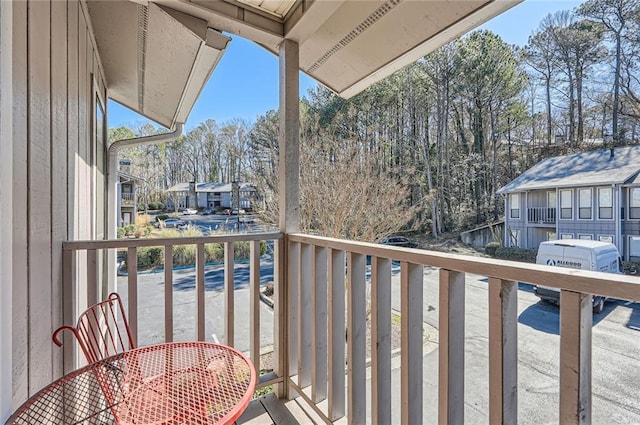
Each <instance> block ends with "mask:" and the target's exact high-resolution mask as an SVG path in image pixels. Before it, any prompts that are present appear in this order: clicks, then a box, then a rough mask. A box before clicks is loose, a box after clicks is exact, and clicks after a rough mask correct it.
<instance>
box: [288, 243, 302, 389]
mask: <svg viewBox="0 0 640 425" xmlns="http://www.w3.org/2000/svg"><path fill="white" fill-rule="evenodd" d="M287 275H288V281H289V286H288V290H289V293H288V294H287V295H288V300H287V303H288V306H287V308H288V310H289V311H288V313H289V344H288V345H289V357H288V360H289V370H288V372H287V373H288V376H292V375H297V374H298V333H299V330H298V329H299V326H300V324H299V323H298V322H299V320H300V311H299V310H298V293H299V292H300V244H299V243H297V242H291V243H289V252H288V264H287Z"/></svg>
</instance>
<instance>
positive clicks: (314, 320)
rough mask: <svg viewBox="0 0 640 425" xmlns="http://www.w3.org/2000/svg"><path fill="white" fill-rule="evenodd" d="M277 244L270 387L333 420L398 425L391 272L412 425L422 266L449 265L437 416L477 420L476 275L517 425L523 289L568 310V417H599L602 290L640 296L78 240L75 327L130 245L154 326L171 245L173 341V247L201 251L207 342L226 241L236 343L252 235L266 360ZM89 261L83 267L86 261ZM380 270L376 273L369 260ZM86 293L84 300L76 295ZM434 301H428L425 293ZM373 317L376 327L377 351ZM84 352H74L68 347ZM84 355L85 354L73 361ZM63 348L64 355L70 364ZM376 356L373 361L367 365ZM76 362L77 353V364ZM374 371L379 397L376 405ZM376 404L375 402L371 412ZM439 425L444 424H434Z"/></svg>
mask: <svg viewBox="0 0 640 425" xmlns="http://www.w3.org/2000/svg"><path fill="white" fill-rule="evenodd" d="M262 240H273V241H274V283H275V294H274V341H273V344H274V372H273V373H272V374H270V375H267V376H265V377H263V378H262V380H261V386H264V385H268V384H277V386H276V393H277V394H278V396H280V397H286V396H289V397H295V396H300V397H302V398H303V399H304V400H306V402H307V403H308V404H309V406H310V408H311V409H313V410H314V411H315V413H316V414H318V415H320V417H321V418H322V419H323V420H324V421H326V422H329V423H330V422H333V421H336V420H338V419H340V418H346V420H347V422H348V423H354V424H359V423H365V422H367V420H368V418H367V412H368V411H370V415H371V416H370V421H371V422H372V423H391V422H392V417H391V410H392V408H391V400H392V397H391V392H392V387H391V370H392V360H391V349H392V347H391V329H392V326H391V321H392V316H391V314H392V312H391V298H392V267H394V268H396V269H397V268H398V266H397V265H398V264H399V273H400V314H401V324H400V327H401V330H400V333H401V337H400V368H401V370H400V399H401V408H400V411H401V422H402V423H403V424H417V423H425V418H423V416H422V415H423V376H424V372H423V344H422V332H423V304H422V303H423V295H424V294H423V291H424V289H423V288H424V285H423V269H424V267H425V266H432V267H437V268H439V272H438V273H439V289H438V292H439V295H438V297H439V298H438V314H439V318H438V328H439V331H438V332H439V368H438V369H439V375H438V377H437V378H435V377H434V380H436V379H437V382H438V392H439V396H438V422H439V423H440V424H443V425H444V424H463V423H465V418H464V410H465V406H464V403H465V399H464V379H465V358H464V342H465V273H473V274H478V275H482V276H487V277H488V286H489V290H488V297H489V304H488V305H489V316H488V322H489V326H488V329H489V344H488V356H489V371H488V372H489V373H488V376H489V386H488V387H489V390H488V391H489V395H488V398H487V399H488V403H489V420H490V423H492V424H493V423H516V421H517V411H518V405H517V404H518V397H517V394H518V377H517V373H518V372H517V370H518V368H517V363H518V339H517V320H518V318H517V292H518V286H517V283H518V281H526V282H530V283H535V284H540V285H545V286H550V287H556V288H560V289H561V297H560V304H561V310H562V315H561V319H560V416H559V417H560V423H563V424H565V423H566V424H579V423H589V422H590V418H591V363H590V358H591V357H590V356H591V328H592V313H591V309H592V305H591V294H593V293H597V294H600V295H604V296H608V297H613V298H619V299H629V300H640V285H638V284H637V283H636V282H637V278H636V277H631V276H623V275H612V274H606V275H605V274H601V273H596V272H589V271H581V270H570V269H560V268H553V267H547V266H540V265H534V264H525V263H515V262H508V261H501V260H494V259H487V258H479V257H469V256H462V255H454V254H448V253H438V252H432V251H423V250H418V249H406V248H395V247H388V246H383V245H377V244H370V243H360V242H353V241H345V240H337V239H331V238H324V237H317V236H310V235H305V234H290V235H286V236H284V237H283V236H282V235H281V234H279V233H265V234H243V235H235V236H214V237H201V238H178V239H145V240H117V241H90V242H66V243H64V245H63V250H64V273H65V296H64V299H65V300H67V301H66V304H65V306H64V313H65V322H67V323H72V322H73V320H72V319H73V318H74V317H75V316H73V317H71V316H72V314H70V313H69V312H76V311H78V310H79V309H81V307H82V305H86V304H88V303H91V302H93V301H95V300H96V299H97V297H98V293H97V291H96V290H95V289H94V290H91V289H84V290H83V289H82V287H83V285H84V284H82V285H81V284H79V282H80V281H81V279H76V277H77V276H80V275H86V281H87V285H86V288H91V287H98V285H97V283H98V282H97V280H96V276H97V266H96V264H99V261H97V258H98V257H99V256H100V252H101V250H105V249H112V248H126V249H127V258H128V260H129V261H128V262H127V265H128V269H127V272H128V277H127V279H128V288H127V289H128V291H129V293H128V294H127V295H128V298H127V299H128V314H129V320H130V323H131V327H132V329H133V330H134V332H137V329H138V327H137V325H138V323H139V322H140V321H142V320H144V319H143V318H139V317H138V314H137V307H138V301H137V289H136V288H137V280H138V273H137V269H136V261H135V259H136V253H137V249H138V248H140V247H143V246H162V247H164V256H165V257H164V258H165V264H166V265H167V267H165V271H164V276H165V284H164V299H165V307H164V308H165V339H166V340H170V338H171V334H172V329H173V324H172V321H171V316H172V314H171V311H172V310H171V309H172V273H173V272H172V268H171V267H169V266H170V265H171V264H172V263H171V261H172V249H173V247H174V246H176V245H185V244H193V245H195V246H196V248H197V261H196V285H195V293H196V300H195V307H196V308H195V309H196V318H195V323H194V324H193V326H194V328H195V329H196V330H197V332H196V333H197V337H198V339H204V338H205V335H204V320H205V313H204V311H205V310H204V302H205V299H204V277H205V274H204V273H205V272H204V270H205V269H204V245H205V244H206V243H222V244H223V245H224V249H225V258H224V273H225V274H224V299H225V308H226V309H227V311H226V313H225V329H226V337H227V341H225V342H226V343H230V344H231V345H233V325H234V323H233V317H234V314H233V311H234V302H233V287H234V285H233V281H234V276H233V263H234V258H233V249H232V244H233V243H234V242H237V241H249V242H250V244H251V259H250V270H251V277H250V291H251V298H250V304H251V307H250V311H251V314H250V316H251V317H250V318H249V320H248V321H247V322H243V324H244V323H246V326H249V327H250V340H251V344H250V350H249V352H250V356H251V358H252V359H253V361H254V362H257V360H258V356H259V314H258V308H259V307H258V306H259V301H258V295H259V292H258V291H259V288H258V287H259V268H260V262H259V257H258V255H259V254H258V251H259V244H260V241H262ZM82 264H84V266H83V267H80V266H81V265H82ZM369 265H370V266H369ZM78 294H82V295H81V296H78ZM426 295H429V294H426ZM367 315H370V319H369V320H371V326H370V327H371V335H370V338H371V341H370V346H371V350H370V353H367V349H366V341H367V336H366V334H367V332H366V329H367ZM67 346H73V344H65V347H67ZM68 355H69V356H72V355H73V353H70V354H68ZM68 355H67V353H65V359H67V356H68ZM367 357H370V359H367ZM69 359H70V360H74V359H73V357H70V358H69ZM367 371H368V372H369V373H370V376H371V382H370V386H371V388H370V398H368V397H367ZM368 406H369V407H368ZM427 422H433V420H432V419H429V421H427Z"/></svg>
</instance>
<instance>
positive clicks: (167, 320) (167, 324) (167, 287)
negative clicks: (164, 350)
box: [164, 245, 173, 342]
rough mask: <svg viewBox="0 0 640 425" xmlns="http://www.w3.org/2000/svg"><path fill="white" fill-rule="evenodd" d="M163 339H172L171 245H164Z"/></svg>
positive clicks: (170, 340)
mask: <svg viewBox="0 0 640 425" xmlns="http://www.w3.org/2000/svg"><path fill="white" fill-rule="evenodd" d="M164 340H165V342H172V341H173V245H165V246H164Z"/></svg>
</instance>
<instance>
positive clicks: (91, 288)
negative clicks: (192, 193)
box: [63, 233, 284, 388]
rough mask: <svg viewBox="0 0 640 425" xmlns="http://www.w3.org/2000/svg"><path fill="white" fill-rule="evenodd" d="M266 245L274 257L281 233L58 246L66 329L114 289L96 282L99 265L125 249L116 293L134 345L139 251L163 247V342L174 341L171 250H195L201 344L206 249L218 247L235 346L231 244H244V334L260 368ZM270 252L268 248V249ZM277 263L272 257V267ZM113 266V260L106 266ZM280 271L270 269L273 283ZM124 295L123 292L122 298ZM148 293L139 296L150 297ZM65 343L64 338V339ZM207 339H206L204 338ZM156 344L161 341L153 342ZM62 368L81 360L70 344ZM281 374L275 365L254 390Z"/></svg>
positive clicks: (227, 324) (228, 330)
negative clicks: (246, 266)
mask: <svg viewBox="0 0 640 425" xmlns="http://www.w3.org/2000/svg"><path fill="white" fill-rule="evenodd" d="M263 241H265V242H268V245H269V247H270V248H269V249H270V250H273V251H274V252H275V256H276V257H277V256H278V255H279V254H278V253H279V252H281V244H282V234H280V233H260V234H243V235H225V236H207V237H187V238H163V239H118V240H104V241H74V242H64V243H63V275H64V290H63V292H64V294H63V299H64V305H63V317H64V322H65V323H66V324H72V323H75V321H76V319H77V317H78V314H79V313H80V312H82V311H83V310H84V309H86V308H87V307H88V306H89V305H92V304H94V303H96V302H97V301H98V300H99V299H101V298H104V297H105V296H106V294H107V293H108V292H109V291H111V290H113V289H114V288H108V285H107V279H108V278H107V276H106V275H104V276H103V278H102V279H100V276H101V273H100V269H101V268H102V267H101V266H100V265H104V264H109V258H108V257H109V256H113V259H114V260H115V258H116V257H115V256H116V254H115V250H116V249H120V250H122V249H126V276H127V277H126V279H127V284H126V285H122V287H119V288H117V289H118V292H120V293H121V294H122V295H123V298H124V299H126V300H127V302H126V310H127V312H126V313H127V316H128V317H127V318H128V320H129V327H130V330H131V333H132V336H133V339H134V341H135V343H136V345H137V344H138V336H139V335H138V333H139V332H138V329H139V324H140V323H141V322H144V320H145V318H144V317H139V315H138V310H139V294H138V281H139V277H140V274H139V272H138V260H137V258H138V250H139V249H140V248H142V247H162V248H163V250H164V271H163V277H164V285H163V287H164V289H163V293H164V306H163V308H164V341H165V342H170V341H173V335H174V321H173V317H174V304H173V294H174V287H173V282H174V276H173V275H174V267H173V248H174V247H175V246H178V245H193V246H195V277H194V279H195V305H194V306H193V307H195V315H194V323H193V324H192V326H193V329H195V335H196V338H197V339H198V340H200V341H204V340H205V319H206V315H205V244H209V243H216V244H221V245H222V247H223V249H224V261H223V266H224V289H223V291H224V308H225V314H224V329H225V339H224V341H222V342H224V343H225V344H227V345H230V346H235V341H234V314H235V308H234V295H235V294H234V291H235V282H234V265H235V262H236V260H237V259H236V258H234V243H236V242H248V243H249V245H250V255H249V257H250V258H249V270H250V276H249V292H250V295H249V302H250V308H249V312H250V313H249V315H250V317H249V320H248V321H247V322H243V324H245V323H246V325H247V326H249V327H250V331H249V353H248V354H249V356H250V358H251V360H252V361H253V362H254V364H256V365H259V364H260V354H261V353H260V348H261V347H260V313H259V311H260V310H259V308H260V303H259V299H260V293H259V291H260V244H261V242H263ZM271 247H273V248H271ZM275 263H276V258H274V264H275ZM111 264H114V265H115V261H111ZM114 272H115V270H114ZM279 273H280V269H278V268H277V267H276V268H275V270H274V280H276V281H277V280H278V278H277V276H278V274H279ZM123 292H124V293H123ZM149 295H151V294H143V296H149ZM65 338H69V335H66V336H65ZM209 340H211V338H210V337H209ZM158 342H160V341H158ZM277 344H278V342H277V341H275V342H274V350H275V352H276V353H278V352H280V351H281V347H280V346H279V345H277ZM63 348H64V350H65V351H64V369H65V371H70V370H73V369H76V368H77V367H78V366H79V365H80V364H81V363H82V362H83V360H82V359H81V358H80V356H79V355H78V353H77V350H76V349H75V344H74V343H73V341H71V340H70V339H65V341H64V345H63ZM281 370H282V369H279V368H278V365H276V367H275V368H274V372H273V373H270V374H266V375H264V376H261V378H260V383H259V384H258V388H261V387H263V386H266V385H269V384H273V383H278V382H282V381H283V378H278V376H284V374H283V373H281Z"/></svg>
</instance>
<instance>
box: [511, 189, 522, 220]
mask: <svg viewBox="0 0 640 425" xmlns="http://www.w3.org/2000/svg"><path fill="white" fill-rule="evenodd" d="M509 198H510V199H509V208H510V209H509V217H510V218H520V194H519V193H512V194H511V195H509Z"/></svg>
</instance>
